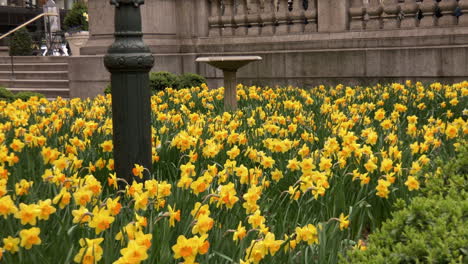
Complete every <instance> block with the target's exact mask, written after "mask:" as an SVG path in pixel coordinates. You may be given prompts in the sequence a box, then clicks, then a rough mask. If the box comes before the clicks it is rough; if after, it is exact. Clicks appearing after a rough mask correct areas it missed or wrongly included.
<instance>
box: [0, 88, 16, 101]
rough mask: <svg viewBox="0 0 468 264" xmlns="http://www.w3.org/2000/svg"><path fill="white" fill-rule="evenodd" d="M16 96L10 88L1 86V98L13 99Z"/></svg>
mask: <svg viewBox="0 0 468 264" xmlns="http://www.w3.org/2000/svg"><path fill="white" fill-rule="evenodd" d="M14 98H15V95H14V94H13V93H12V92H11V91H10V90H7V88H5V87H1V86H0V100H5V101H11V100H13V99H14Z"/></svg>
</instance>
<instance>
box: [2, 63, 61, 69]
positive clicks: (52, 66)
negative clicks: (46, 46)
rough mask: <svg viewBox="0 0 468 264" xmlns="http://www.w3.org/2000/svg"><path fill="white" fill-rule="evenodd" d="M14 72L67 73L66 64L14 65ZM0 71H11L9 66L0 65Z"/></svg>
mask: <svg viewBox="0 0 468 264" xmlns="http://www.w3.org/2000/svg"><path fill="white" fill-rule="evenodd" d="M13 66H14V69H15V71H67V70H68V63H14V65H13ZM0 71H11V64H9V63H8V64H5V63H2V64H0Z"/></svg>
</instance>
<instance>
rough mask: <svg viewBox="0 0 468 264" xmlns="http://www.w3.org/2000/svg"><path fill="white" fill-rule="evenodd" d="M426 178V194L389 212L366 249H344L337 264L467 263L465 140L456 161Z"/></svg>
mask: <svg viewBox="0 0 468 264" xmlns="http://www.w3.org/2000/svg"><path fill="white" fill-rule="evenodd" d="M446 163H447V162H446ZM426 176H427V181H426V183H427V186H426V187H425V188H424V189H423V190H422V193H423V195H425V196H422V197H416V198H414V199H413V200H412V201H411V204H410V205H408V206H403V207H402V209H401V210H399V211H396V212H395V213H393V214H392V219H390V220H388V221H387V222H385V223H384V224H383V225H382V228H381V229H380V230H378V231H377V232H375V233H373V234H371V235H370V236H369V242H368V249H367V250H366V251H360V250H352V251H349V252H348V256H347V257H346V258H342V263H468V225H467V223H468V194H467V193H468V146H467V144H466V142H464V143H463V144H462V145H461V147H460V152H459V154H458V156H457V158H456V159H454V160H452V161H450V162H448V163H447V164H446V165H445V166H444V167H443V168H442V169H441V170H437V171H436V172H434V173H430V174H427V175H426ZM398 204H400V206H401V204H404V202H403V201H399V202H398Z"/></svg>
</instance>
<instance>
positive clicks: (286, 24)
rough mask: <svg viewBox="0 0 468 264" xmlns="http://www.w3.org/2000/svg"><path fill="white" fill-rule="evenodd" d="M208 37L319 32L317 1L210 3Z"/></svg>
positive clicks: (224, 0) (216, 0) (223, 0)
mask: <svg viewBox="0 0 468 264" xmlns="http://www.w3.org/2000/svg"><path fill="white" fill-rule="evenodd" d="M208 4H209V10H210V15H209V18H208V26H209V36H246V35H249V36H258V35H284V34H295V33H306V32H316V31H317V8H316V7H317V5H316V0H209V1H208Z"/></svg>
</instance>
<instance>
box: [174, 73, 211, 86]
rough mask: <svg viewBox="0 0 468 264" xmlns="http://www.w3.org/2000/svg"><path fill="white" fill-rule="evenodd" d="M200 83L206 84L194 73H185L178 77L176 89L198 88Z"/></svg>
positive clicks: (202, 78)
mask: <svg viewBox="0 0 468 264" xmlns="http://www.w3.org/2000/svg"><path fill="white" fill-rule="evenodd" d="M202 83H206V79H205V78H204V77H203V76H200V75H198V74H195V73H185V74H183V75H181V76H179V80H178V84H177V88H178V89H184V88H191V87H197V86H200V85H201V84H202Z"/></svg>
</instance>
